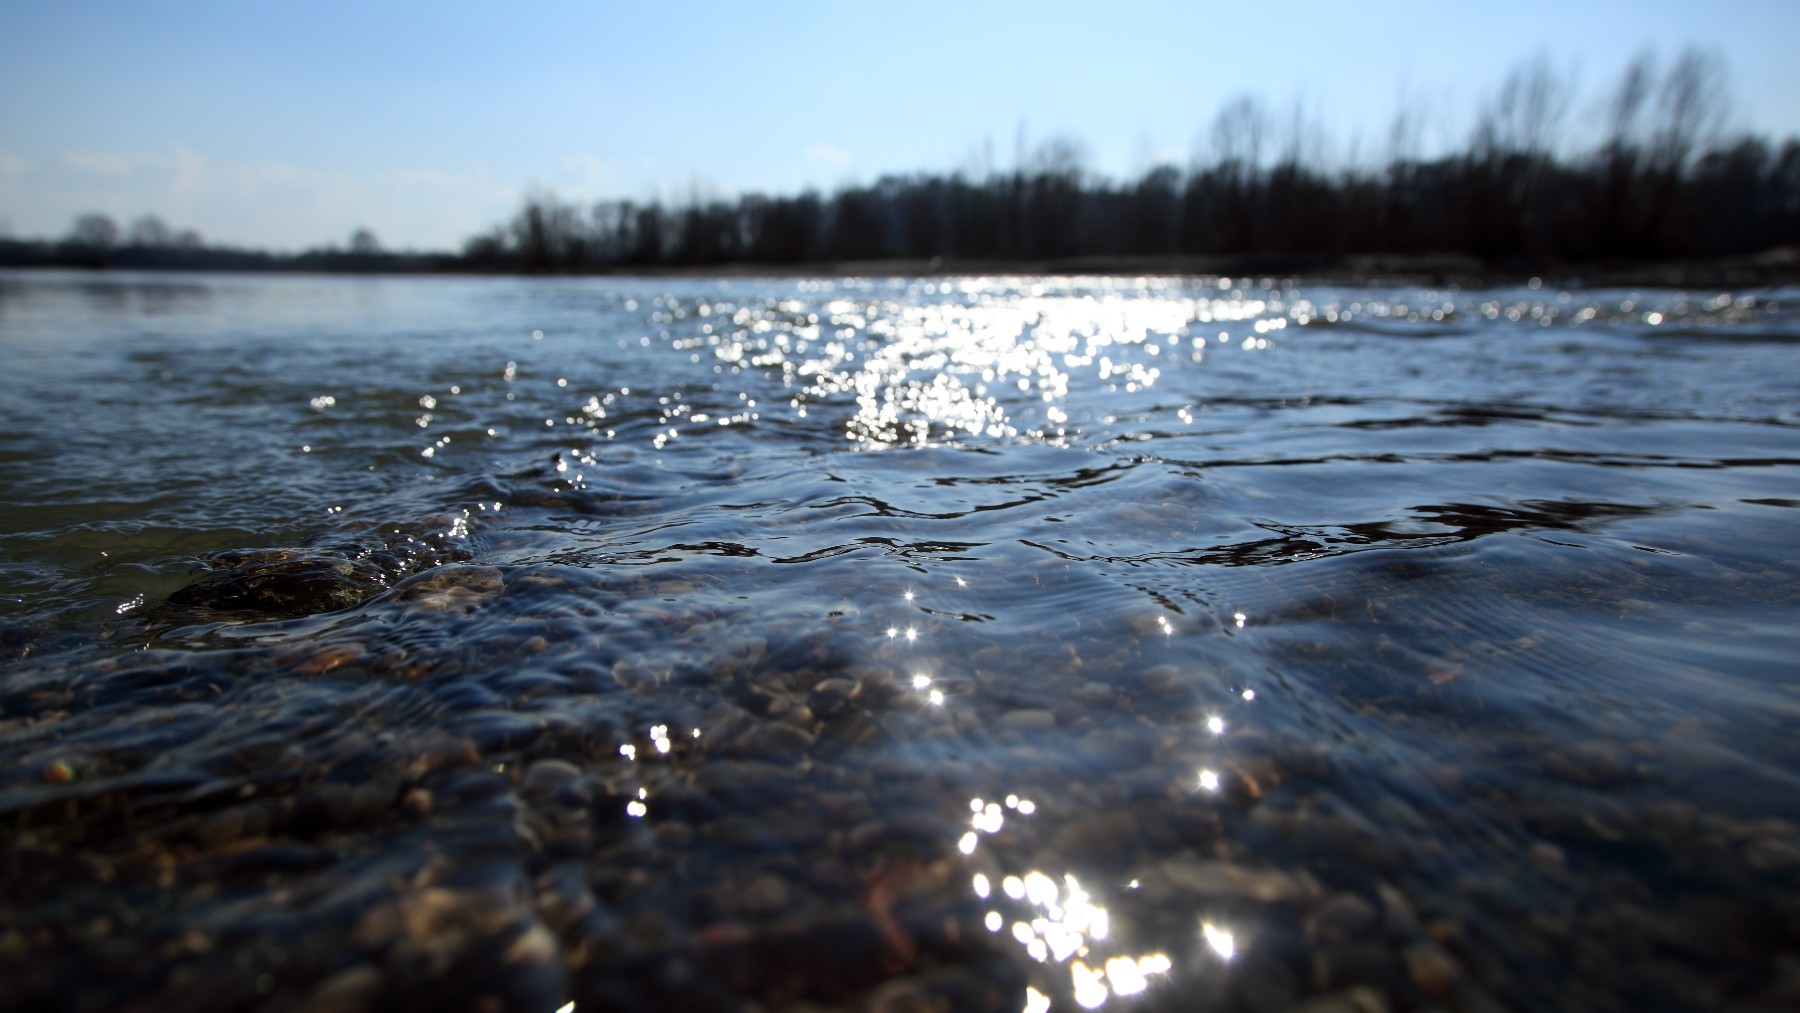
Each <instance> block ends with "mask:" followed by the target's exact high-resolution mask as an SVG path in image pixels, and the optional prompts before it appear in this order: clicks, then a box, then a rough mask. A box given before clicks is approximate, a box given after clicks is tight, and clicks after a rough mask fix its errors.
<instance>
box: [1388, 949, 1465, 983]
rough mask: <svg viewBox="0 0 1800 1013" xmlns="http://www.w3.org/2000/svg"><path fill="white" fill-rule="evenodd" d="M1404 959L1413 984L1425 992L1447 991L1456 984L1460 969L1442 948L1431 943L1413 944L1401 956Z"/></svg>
mask: <svg viewBox="0 0 1800 1013" xmlns="http://www.w3.org/2000/svg"><path fill="white" fill-rule="evenodd" d="M1402 956H1403V957H1404V958H1405V959H1406V969H1407V971H1408V972H1410V973H1411V974H1412V979H1413V981H1414V982H1416V983H1418V986H1419V987H1420V988H1422V989H1424V990H1425V991H1427V992H1430V993H1433V994H1439V993H1443V992H1446V991H1448V990H1449V988H1450V986H1451V985H1452V984H1454V983H1455V982H1456V978H1457V975H1459V974H1461V973H1462V969H1461V968H1460V967H1458V966H1457V964H1456V961H1455V960H1454V959H1453V958H1452V957H1451V956H1450V954H1448V953H1445V952H1444V948H1443V947H1441V946H1439V945H1438V944H1436V943H1432V942H1420V943H1414V944H1413V945H1411V946H1408V947H1407V948H1406V952H1405V953H1404V954H1402Z"/></svg>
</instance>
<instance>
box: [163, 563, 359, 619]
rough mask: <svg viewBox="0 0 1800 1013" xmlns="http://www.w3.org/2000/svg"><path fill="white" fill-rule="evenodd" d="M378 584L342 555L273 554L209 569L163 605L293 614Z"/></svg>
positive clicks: (347, 601)
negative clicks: (214, 569) (337, 556)
mask: <svg viewBox="0 0 1800 1013" xmlns="http://www.w3.org/2000/svg"><path fill="white" fill-rule="evenodd" d="M382 586H383V585H382V579H381V574H380V573H379V571H374V569H373V568H372V567H368V566H366V565H363V566H359V565H358V564H356V563H353V562H351V561H350V560H347V559H342V558H332V557H323V558H321V557H301V558H277V559H272V560H257V561H251V562H246V563H244V564H242V565H241V566H238V567H236V568H233V569H230V570H222V571H213V572H212V573H209V574H207V575H205V576H204V577H202V578H201V579H200V580H199V581H196V582H195V583H193V584H189V585H188V586H187V587H184V588H182V589H181V590H179V591H176V592H175V593H174V594H171V595H169V597H168V599H167V604H168V605H170V606H174V607H177V608H180V609H185V610H198V611H205V612H247V613H254V614H256V615H258V616H264V617H273V618H294V617H299V616H310V615H318V614H320V613H323V612H335V611H337V610H338V609H343V608H348V607H350V606H352V605H355V604H357V603H359V602H361V601H363V600H364V599H366V598H368V597H369V596H371V595H373V594H375V593H377V592H378V591H380V590H381V589H382Z"/></svg>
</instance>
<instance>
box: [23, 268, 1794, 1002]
mask: <svg viewBox="0 0 1800 1013" xmlns="http://www.w3.org/2000/svg"><path fill="white" fill-rule="evenodd" d="M1790 307H1800V292H1795V291H1791V290H1769V291H1761V292H1727V293H1721V292H1713V291H1708V292H1691V293H1676V292H1627V291H1592V290H1591V291H1583V290H1576V291H1572V292H1562V291H1556V290H1554V289H1551V288H1548V287H1540V288H1517V289H1494V290H1479V291H1454V290H1425V289H1418V288H1379V287H1371V288H1345V287H1332V286H1326V285H1313V284H1307V283H1300V284H1290V283H1285V282H1280V281H1276V280H1264V279H1207V280H1204V281H1200V282H1176V281H1159V280H1142V279H1073V280H1043V279H1019V278H973V279H950V280H947V281H946V280H942V279H933V280H928V281H919V280H894V281H885V280H881V281H867V280H853V279H852V280H845V279H831V280H754V279H732V280H728V281H727V280H667V279H657V280H630V279H579V280H577V279H567V280H524V279H455V278H419V279H413V278H375V279H363V278H355V279H330V278H298V277H244V276H144V275H115V274H97V275H96V274H3V275H0V350H3V354H4V356H5V359H6V361H7V363H8V365H7V368H6V373H5V381H4V383H3V384H0V658H3V659H4V661H3V662H0V665H3V667H0V745H3V747H4V750H5V754H4V755H5V756H6V757H7V759H8V761H9V762H8V763H7V764H6V765H5V766H4V768H0V828H3V829H0V834H3V835H4V843H5V854H6V860H5V862H4V864H0V1007H6V1008H27V1007H32V1008H75V1009H137V1008H186V1009H196V1010H199V1009H221V1010H222V1009H238V1008H251V1007H260V1008H268V1009H295V1008H303V1009H316V1010H324V1009H333V1010H350V1009H381V1008H390V1007H395V1006H399V1007H415V1008H424V1007H431V1008H465V1007H466V1008H509V1009H528V1010H529V1009H538V1010H545V1011H549V1010H554V1009H557V1008H559V1007H561V1006H563V1004H565V1003H567V1002H570V1001H573V1002H574V1003H575V1008H576V1009H578V1010H579V1009H671V1008H699V1009H707V1008H719V1009H734V1008H745V1007H763V1008H782V1007H795V1006H812V1007H863V1006H867V1007H872V1008H881V1009H912V1008H930V1007H932V1006H933V1005H934V1004H935V1005H936V1006H939V1007H944V1008H966V1009H1001V1010H1020V1009H1043V1008H1048V1004H1054V1005H1055V1006H1057V1007H1058V1008H1065V1007H1066V1008H1078V1007H1081V1006H1087V1007H1094V1006H1104V1007H1105V1008H1107V1009H1122V1010H1130V1009H1163V1008H1168V1009H1195V1008H1201V1009H1221V1010H1237V1009H1245V1010H1273V1009H1287V1008H1294V1007H1299V1006H1302V1005H1304V1004H1307V1003H1309V1002H1312V1003H1317V1004H1318V1005H1315V1006H1312V1007H1309V1008H1312V1009H1314V1010H1315V1011H1322V1010H1327V1009H1331V1010H1352V1009H1356V1010H1369V1009H1381V1008H1388V1009H1411V1008H1428V1007H1437V1008H1446V1009H1476V1010H1481V1009H1509V1008H1512V1009H1543V1008H1561V1009H1641V1008H1680V1007H1688V1008H1744V1009H1776V1008H1789V1007H1791V1006H1792V1005H1793V1004H1795V1003H1800V957H1797V956H1796V953H1797V952H1800V828H1797V824H1796V820H1797V819H1800V790H1797V789H1800V744H1797V743H1800V739H1796V738H1795V736H1794V735H1793V733H1792V729H1793V727H1794V726H1795V725H1794V723H1795V719H1796V717H1800V679H1797V678H1796V665H1795V660H1794V659H1795V658H1800V537H1797V535H1800V513H1797V512H1796V509H1795V508H1796V507H1800V441H1797V439H1796V436H1797V430H1800V407H1797V405H1796V401H1795V392H1796V391H1800V312H1797V311H1796V309H1792V308H1790Z"/></svg>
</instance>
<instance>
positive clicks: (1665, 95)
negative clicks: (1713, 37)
mask: <svg viewBox="0 0 1800 1013" xmlns="http://www.w3.org/2000/svg"><path fill="white" fill-rule="evenodd" d="M1729 105H1730V104H1729V102H1728V101H1727V100H1726V87H1725V62H1724V60H1723V59H1722V58H1721V57H1720V56H1719V54H1718V53H1715V52H1710V51H1707V50H1701V49H1695V48H1691V47H1690V48H1688V49H1684V50H1682V52H1681V55H1680V56H1679V57H1677V58H1676V60H1675V65H1674V66H1673V67H1670V68H1669V72H1668V73H1667V74H1665V75H1664V76H1663V80H1662V87H1661V88H1659V89H1657V93H1656V109H1655V119H1654V121H1653V123H1652V125H1651V127H1650V137H1649V159H1650V166H1651V171H1652V172H1655V173H1657V174H1659V175H1660V174H1668V175H1673V176H1681V175H1682V174H1684V173H1685V172H1687V170H1688V168H1689V167H1690V166H1691V165H1692V163H1693V161H1694V159H1695V158H1696V157H1697V156H1698V155H1699V154H1700V153H1701V152H1702V151H1704V150H1706V149H1707V148H1710V147H1712V146H1713V145H1715V144H1716V143H1717V142H1718V139H1719V137H1720V135H1721V134H1722V133H1723V131H1724V127H1725V119H1726V114H1727V111H1728V109H1729Z"/></svg>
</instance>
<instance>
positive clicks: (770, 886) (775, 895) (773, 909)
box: [739, 872, 788, 915]
mask: <svg viewBox="0 0 1800 1013" xmlns="http://www.w3.org/2000/svg"><path fill="white" fill-rule="evenodd" d="M739 903H740V904H741V906H742V907H743V910H744V912H745V913H746V914H753V915H776V914H780V913H781V912H782V911H783V910H784V909H786V908H787V906H788V885H787V881H786V880H783V879H782V878H781V877H780V876H777V875H775V874H774V873H769V872H765V873H763V874H762V875H760V876H758V877H756V878H755V879H752V880H751V881H750V882H749V883H748V884H746V885H745V886H744V892H743V894H742V895H741V896H740V898H739Z"/></svg>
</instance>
